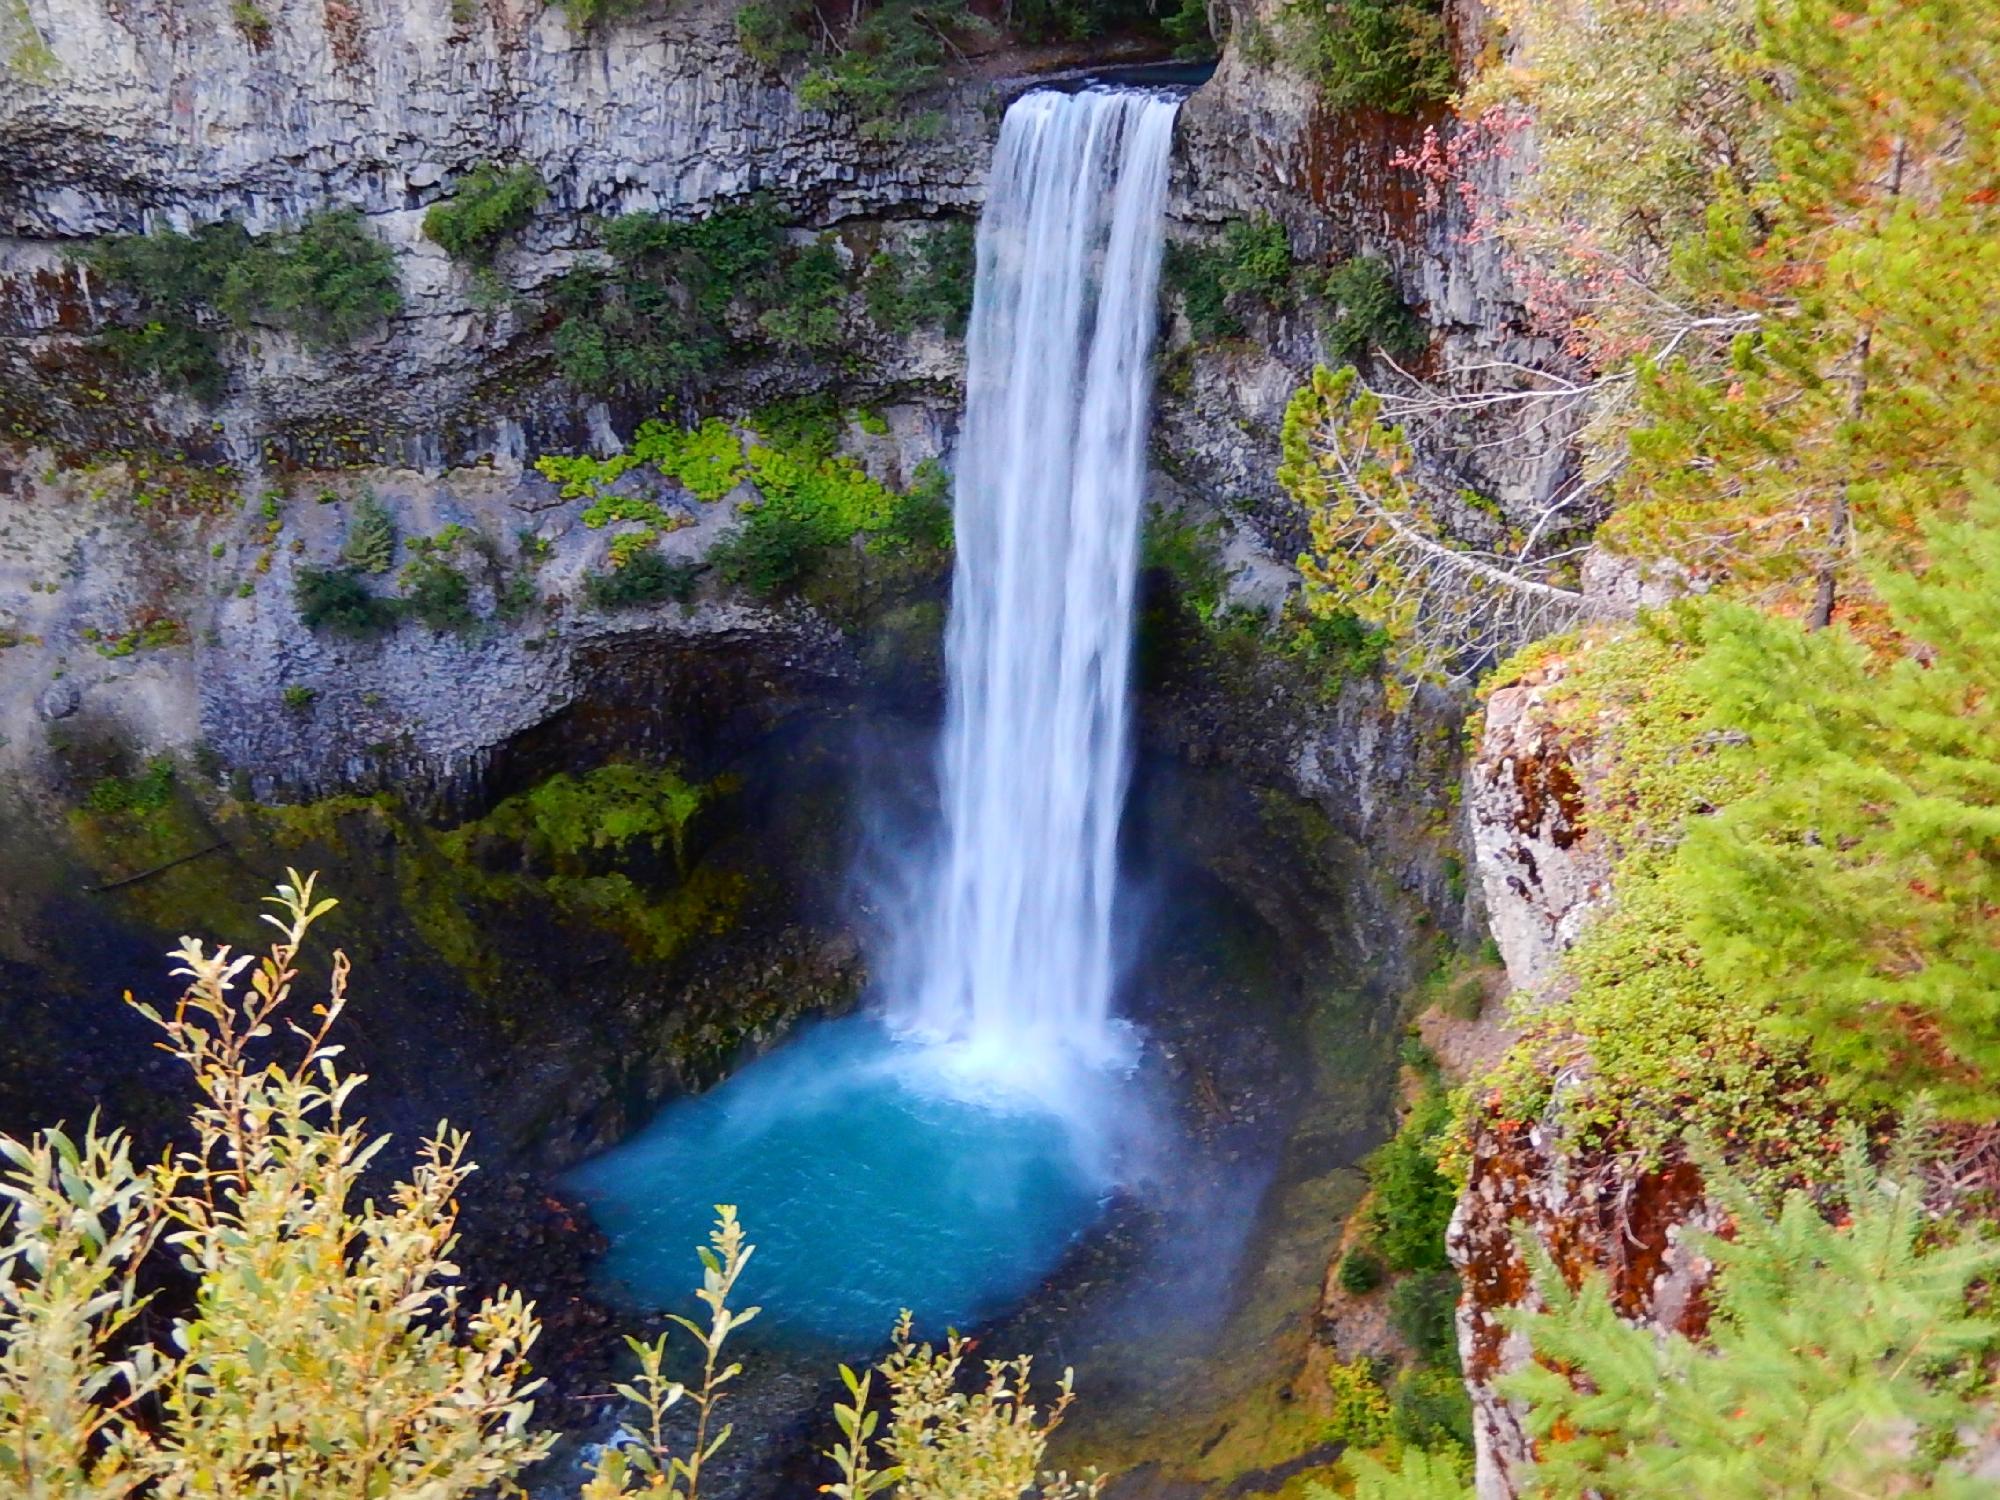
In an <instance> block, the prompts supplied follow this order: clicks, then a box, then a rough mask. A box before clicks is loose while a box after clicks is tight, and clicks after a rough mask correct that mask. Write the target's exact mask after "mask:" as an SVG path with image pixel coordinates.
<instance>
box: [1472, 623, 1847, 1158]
mask: <svg viewBox="0 0 2000 1500" xmlns="http://www.w3.org/2000/svg"><path fill="white" fill-rule="evenodd" d="M1700 649H1701V647H1700V642H1699V640H1698V638H1696V637H1695V636H1694V635H1692V634H1690V633H1689V632H1688V631H1687V630H1685V629H1683V628H1682V627H1681V626H1680V625H1679V624H1677V623H1676V621H1675V620H1674V619H1673V618H1672V617H1658V618H1655V619H1652V620H1651V621H1649V622H1647V623H1645V624H1642V626H1641V627H1639V628H1636V629H1629V630H1626V631H1623V632H1620V633H1616V634H1604V633H1600V634H1597V635H1586V636H1577V637H1571V638H1569V639H1568V640H1567V641H1566V642H1564V643H1563V645H1562V646H1561V648H1560V654H1561V655H1562V656H1563V657H1564V658H1565V670H1564V672H1563V673H1562V674H1561V676H1560V677H1559V678H1558V679H1557V680H1556V681H1555V682H1553V683H1551V684H1550V686H1549V687H1548V688H1547V689H1546V691H1545V694H1544V704H1545V711H1547V712H1548V713H1550V714H1552V715H1553V716H1554V717H1555V718H1556V720H1557V722H1558V723H1559V724H1561V725H1563V726H1564V727H1565V730H1566V732H1567V733H1566V738H1567V740H1568V742H1569V745H1570V747H1571V750H1570V753H1571V754H1572V755H1575V756H1579V757H1582V756H1588V758H1589V763H1590V770H1591V774H1590V780H1589V786H1588V792H1587V802H1586V804H1585V807H1584V809H1583V817H1584V819H1585V820H1586V821H1587V822H1588V824H1589V826H1590V828H1591V831H1592V834H1593V836H1594V837H1596V838H1598V839H1601V840H1602V841H1603V843H1604V845H1605V847H1606V849H1607V851H1608V852H1609V853H1610V854H1611V855H1612V857H1613V858H1615V859H1616V861H1617V864H1616V870H1615V874H1614V879H1613V885H1614V888H1615V889H1616V892H1617V904H1616V906H1615V907H1613V908H1612V909H1610V910H1609V911H1608V912H1606V913H1604V914H1603V915H1601V916H1600V917H1598V919H1597V920H1596V921H1594V922H1593V923H1592V924H1591V925H1590V926H1589V927H1588V928H1587V929H1586V930H1585V932H1584V933H1583V935H1582V937H1581V938H1579V939H1578V941H1577V943H1576V945H1575V946H1574V947H1573V948H1572V949H1571V950H1570V952H1569V953H1568V954H1567V955H1566V956H1565V959H1564V968H1565V970H1566V972H1567V973H1568V974H1569V975H1570V976H1571V978H1572V980H1573V981H1574V982H1573V983H1572V984H1569V985H1565V986H1563V987H1562V988H1561V989H1559V990H1558V991H1557V992H1556V994H1555V995H1554V997H1553V998H1552V999H1551V1001H1550V1003H1548V1004H1546V1005H1543V1006H1542V1007H1540V1008H1538V1009H1536V1010H1535V1011H1534V1012H1532V1013H1531V1014H1528V1015H1525V1016H1523V1018H1522V1020H1523V1022H1524V1024H1525V1026H1526V1028H1527V1034H1526V1036H1525V1037H1524V1038H1523V1040H1522V1042H1521V1043H1520V1044H1519V1045H1518V1046H1517V1047H1516V1048H1515V1049H1514V1051H1513V1052H1512V1053H1510V1054H1509V1056H1508V1058H1507V1059H1506V1060H1505V1061H1504V1062H1503V1063H1502V1065H1501V1067H1500V1068H1499V1070H1498V1071H1497V1072H1496V1074H1495V1077H1494V1080H1493V1081H1494V1084H1495V1091H1494V1094H1493V1106H1494V1107H1495V1108H1496V1109H1497V1110H1498V1112H1499V1113H1500V1114H1501V1115H1502V1116H1503V1117H1506V1118H1513V1119H1526V1118H1532V1117H1535V1116H1538V1115H1541V1114H1543V1113H1544V1112H1545V1111H1546V1110H1547V1109H1548V1108H1549V1106H1550V1104H1551V1103H1552V1102H1553V1103H1554V1104H1556V1106H1557V1108H1558V1111H1559V1114H1560V1118H1561V1119H1562V1121H1563V1123H1564V1124H1565V1126H1566V1127H1567V1128H1569V1129H1570V1130H1572V1131H1574V1132H1576V1138H1577V1142H1578V1145H1579V1147H1590V1148H1595V1149H1600V1150H1605V1151H1611V1152H1616V1153H1621V1154H1629V1155H1631V1156H1634V1157H1636V1158H1637V1159H1638V1160H1639V1161H1640V1162H1642V1163H1644V1164H1658V1163H1659V1162H1660V1161H1661V1160H1662V1159H1663V1158H1664V1157H1665V1156H1666V1155H1667V1154H1669V1153H1671V1152H1673V1151H1676V1150H1678V1149H1679V1143H1680V1142H1681V1141H1682V1140H1683V1139H1684V1138H1685V1137H1686V1136H1688V1135H1689V1134H1691V1133H1693V1134H1701V1135H1705V1136H1707V1137H1709V1138H1711V1139H1714V1140H1716V1141H1718V1142H1720V1143H1721V1144H1722V1145H1723V1147H1724V1148H1725V1149H1726V1150H1727V1151H1729V1153H1730V1154H1731V1156H1732V1157H1733V1158H1734V1159H1735V1160H1737V1161H1738V1162H1739V1163H1740V1165H1741V1169H1742V1170H1743V1171H1744V1172H1745V1173H1746V1175H1747V1176H1749V1177H1750V1178H1752V1179H1753V1180H1755V1181H1757V1182H1758V1183H1759V1184H1760V1185H1762V1186H1767V1187H1776V1186H1778V1185H1780V1184H1782V1183H1783V1182H1785V1181H1788V1180H1792V1179H1793V1178H1795V1177H1797V1176H1800V1175H1803V1176H1806V1177H1816V1176H1818V1175H1819V1174H1821V1173H1823V1172H1825V1171H1827V1170H1830V1169H1831V1165H1832V1161H1833V1152H1834V1150H1835V1148H1836V1145H1837V1142H1836V1139H1835V1135H1834V1129H1833V1119H1834V1115H1833V1110H1832V1107H1831V1105H1830V1104H1829V1102H1828V1100H1827V1098H1826V1096H1825V1093H1824V1090H1823V1088H1822V1086H1821V1083H1820V1080H1819V1079H1818V1077H1817V1076H1816V1074H1815V1072H1814V1071H1813V1069H1812V1068H1811V1067H1810V1066H1809V1065H1808V1063H1807V1057H1806V1052H1805V1048H1804V1046H1803V1044H1800V1043H1796V1042H1791V1041H1785V1040H1781V1039H1777V1038H1774V1037H1772V1036H1771V1035H1770V1034H1769V1032H1768V1030H1767V1028H1766V1027H1765V1025H1764V1024H1763V1023H1764V1013H1763V1011H1762V1010H1760V1008H1759V1007H1757V1006H1754V1005H1750V1004H1746V1003H1745V1001H1744V1000H1743V998H1742V996H1741V995H1740V994H1739V993H1736V992H1735V991H1734V990H1733V989H1732V988H1731V987H1730V986H1729V985H1728V983H1727V981H1726V977H1722V978H1718V976H1714V975H1711V974H1710V973H1708V972H1707V970H1706V968H1705V966H1704V964H1703V961H1702V957H1701V954H1700V952H1699V950H1698V949H1697V947H1696V945H1695V944H1694V943H1693V942H1692V941H1691V940H1690V939H1689V937H1688V936H1687V932H1688V898H1687V895H1686V886H1685V882H1686V880H1687V879H1688V871H1687V869H1686V867H1685V865H1684V863H1683V859H1682V852H1681V835H1682V832H1683V830H1684V828H1685V827H1686V826H1687V824H1688V822H1689V820H1691V819H1694V818H1698V817H1701V816H1704V815H1705V814H1706V813H1708V812H1709V811H1711V810H1712V809H1714V808H1717V807H1720V806H1723V805H1726V804H1727V803H1728V802H1730V801H1731V800H1733V799H1734V798H1736V797H1737V796H1739V795H1741V794H1742V793H1743V791H1744V790H1746V788H1747V787H1748V785H1749V782H1748V781H1747V780H1746V777H1747V775H1748V773H1747V771H1746V770H1745V768H1744V767H1742V765H1741V764H1740V763H1738V762H1736V761H1733V760H1731V759H1730V758H1727V757H1723V756H1719V755H1717V754H1715V748H1716V747H1715V742H1714V739H1713V737H1712V736H1711V735H1710V734H1709V733H1708V732H1707V730H1706V728H1705V720H1706V717H1707V704H1706V701H1705V700H1704V699H1703V698H1702V697H1701V695H1700V694H1699V693H1698V692H1697V690H1696V689H1695V687H1694V685H1693V684H1692V682H1691V680H1690V670H1691V668H1692V666H1693V664H1694V662H1695V660H1696V658H1697V657H1698V655H1699V652H1700ZM1553 654H1555V653H1553V652H1550V651H1544V652H1542V653H1541V654H1540V655H1539V656H1538V657H1537V658H1536V661H1537V664H1545V663H1547V662H1548V661H1549V660H1551V659H1552V656H1553ZM1508 671H1509V668H1503V669H1502V671H1501V673H1500V674H1498V676H1497V678H1496V680H1502V681H1504V680H1506V674H1507V672H1508ZM1559 1075H1566V1076H1570V1077H1572V1078H1573V1079H1574V1080H1575V1083H1574V1086H1572V1087H1570V1088H1568V1089H1566V1090H1564V1091H1563V1092H1562V1094H1561V1095H1560V1097H1559V1098H1555V1097H1553V1096H1552V1094H1551V1080H1552V1079H1553V1078H1555V1077H1557V1076H1559Z"/></svg>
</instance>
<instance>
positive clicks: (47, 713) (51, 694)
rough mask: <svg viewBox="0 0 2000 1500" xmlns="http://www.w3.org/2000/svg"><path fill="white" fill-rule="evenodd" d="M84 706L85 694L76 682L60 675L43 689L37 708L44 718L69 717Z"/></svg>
mask: <svg viewBox="0 0 2000 1500" xmlns="http://www.w3.org/2000/svg"><path fill="white" fill-rule="evenodd" d="M82 706H83V694H82V693H81V692H79V691H78V690H77V686H76V684H75V683H74V682H71V681H70V680H69V679H68V678H66V677H58V678H57V679H56V680H55V681H54V682H52V683H50V684H49V685H48V687H47V688H46V689H45V690H44V691H43V693H42V697H41V701H40V702H39V703H38V704H36V708H37V709H38V710H39V712H40V713H41V716H42V717H43V718H44V719H50V720H54V719H67V718H68V717H69V716H70V715H71V714H73V713H75V712H76V711H77V710H78V709H79V708H81V707H82Z"/></svg>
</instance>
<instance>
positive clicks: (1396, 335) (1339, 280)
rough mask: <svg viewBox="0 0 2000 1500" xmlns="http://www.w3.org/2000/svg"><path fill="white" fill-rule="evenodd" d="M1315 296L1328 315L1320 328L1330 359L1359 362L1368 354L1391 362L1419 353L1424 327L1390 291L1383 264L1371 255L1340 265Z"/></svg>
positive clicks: (1390, 280)
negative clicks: (1323, 301)
mask: <svg viewBox="0 0 2000 1500" xmlns="http://www.w3.org/2000/svg"><path fill="white" fill-rule="evenodd" d="M1320 292H1321V295H1322V296H1323V297H1324V298H1325V299H1326V302H1327V304H1328V306H1329V308H1330V310H1331V312H1332V318H1331V321H1329V322H1327V323H1326V324H1325V325H1324V328H1325V333H1326V346H1327V351H1328V353H1330V354H1331V355H1332V357H1333V358H1334V359H1336V360H1355V359H1359V358H1361V356H1362V355H1364V354H1366V353H1368V352H1369V351H1370V350H1371V349H1381V350H1382V351H1384V352H1385V353H1387V354H1390V355H1392V356H1394V357H1395V358H1397V359H1407V358H1409V357H1411V356H1413V355H1416V354H1420V353H1422V352H1423V349H1424V345H1425V343H1426V342H1427V339H1426V337H1425V334H1424V325H1423V324H1422V323H1420V322H1418V321H1417V317H1416V314H1414V313H1413V312H1411V311H1410V309H1409V307H1408V306H1407V305H1406V304H1405V303H1404V301H1403V298H1402V294H1401V293H1400V292H1398V291H1397V290H1396V281H1395V277H1394V276H1392V275H1391V274H1390V271H1389V265H1388V262H1386V261H1383V260H1378V259H1376V258H1375V257H1374V256H1372V255H1357V256H1354V257H1352V258H1351V259H1348V260H1344V261H1342V262H1341V263H1340V264H1339V265H1337V266H1335V267H1334V268H1333V269H1332V270H1330V271H1328V272H1327V273H1326V279H1325V281H1324V282H1323V283H1322V285H1321V288H1320Z"/></svg>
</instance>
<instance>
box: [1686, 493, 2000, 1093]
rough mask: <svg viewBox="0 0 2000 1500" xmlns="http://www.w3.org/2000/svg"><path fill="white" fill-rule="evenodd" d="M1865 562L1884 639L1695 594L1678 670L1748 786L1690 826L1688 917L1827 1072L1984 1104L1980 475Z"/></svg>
mask: <svg viewBox="0 0 2000 1500" xmlns="http://www.w3.org/2000/svg"><path fill="white" fill-rule="evenodd" d="M1973 493H1974V495H1975V500H1974V503H1973V505H1972V509H1971V511H1970V513H1969V515H1968V516H1967V517H1966V519H1964V520H1962V521H1947V520H1942V519H1939V520H1933V521H1932V522H1931V523H1930V524H1929V525H1928V526H1927V527H1925V528H1924V531H1923V542H1924V549H1923V550H1924V551H1925V552H1927V553H1928V554H1929V555H1930V557H1931V559H1932V561H1931V562H1930V564H1929V567H1928V570H1927V571H1926V572H1925V573H1924V574H1923V575H1921V576H1909V575H1900V574H1897V573H1893V572H1890V571H1887V570H1882V571H1879V572H1878V573H1877V575H1876V587H1877V588H1878V589H1879V590H1880V592H1881V593H1882V595H1883V596H1884V598H1885V600H1886V602H1887V606H1888V611H1889V615H1890V619H1891V622H1892V623H1893V625H1894V627H1895V629H1896V632H1897V634H1898V636H1899V637H1900V642H1899V645H1898V646H1897V648H1896V650H1895V652H1894V654H1893V655H1892V657H1891V659H1890V660H1888V661H1887V662H1884V661H1882V660H1881V659H1880V656H1879V655H1878V653H1876V652H1874V651H1871V649H1870V648H1869V646H1868V645H1867V644H1865V643H1864V641H1863V640H1861V639H1860V638H1858V637H1857V636H1856V635H1854V634H1853V633H1851V632H1849V631H1847V630H1845V629H1836V630H1833V631H1829V632H1820V633H1810V632H1807V631H1804V630H1802V629H1800V627H1799V626H1798V625H1797V624H1795V623H1793V622H1791V621H1787V620H1782V619H1775V618H1772V617H1771V616H1769V615H1766V614H1762V613H1759V612H1758V611H1756V610H1753V609H1750V608H1747V607H1745V606H1742V605H1720V606H1717V607H1716V608H1715V610H1714V611H1713V614H1712V618H1711V620H1710V622H1709V625H1708V628H1707V631H1706V635H1707V640H1708V649H1707V651H1706V652H1705V653H1704V655H1703V658H1702V660H1701V662H1700V663H1699V665H1698V667H1697V668H1696V678H1695V682H1696V685H1697V687H1698V688H1699V690H1700V691H1701V692H1702V693H1703V694H1704V695H1705V696H1706V697H1707V698H1708V699H1709V700H1710V701H1711V702H1712V703H1713V704H1714V715H1715V727H1716V728H1718V729H1721V730H1723V731H1724V732H1725V733H1733V734H1734V735H1735V736H1737V737H1740V738H1741V739H1742V740H1743V741H1744V743H1743V745H1742V747H1741V748H1739V749H1737V750H1735V751H1733V752H1732V755H1733V756H1734V758H1736V759H1737V760H1738V761H1739V762H1741V763H1743V764H1744V765H1745V766H1747V767H1748V768H1749V770H1750V771H1751V772H1752V774H1754V775H1755V776H1756V777H1757V779H1758V781H1759V787H1758V789H1757V790H1756V791H1755V792H1753V793H1751V794H1750V795H1747V796H1744V797H1741V798H1739V799H1737V800H1736V801H1734V802H1733V803H1732V804H1731V805H1730V806H1729V807H1728V808H1727V809H1726V810H1724V811H1723V812H1722V813H1721V814H1720V815H1719V816H1718V817H1716V818H1714V819H1711V820H1708V821H1706V822H1704V823H1701V824H1699V825H1697V826H1695V827H1694V828H1693V830H1692V832H1691V834H1690V837H1689V843H1688V847H1687V848H1686V849H1685V851H1684V852H1683V858H1682V868H1683V870H1684V872H1685V880H1684V888H1685V890H1686V892H1687V896H1688V900H1689V902H1690V905H1691V906H1692V913H1691V927H1692V932H1693V935H1694V937H1695V938H1696V940H1697V942H1699V943H1700V944H1701V946H1702V948H1703V949H1704V951H1705V954H1706V959H1707V966H1708V968H1709V971H1710V973H1711V974H1712V975H1714V976H1717V977H1718V978H1720V977H1721V976H1728V979H1729V982H1730V984H1731V985H1732V987H1733V989H1734V991H1735V992H1736V993H1737V994H1739V995H1740V996H1742V997H1743V998H1744V999H1745V1000H1747V1001H1750V1002H1752V1003H1755V1004H1757V1005H1759V1006H1763V1007H1768V1008H1769V1011H1770V1018H1769V1020H1768V1021H1767V1023H1766V1024H1767V1025H1769V1026H1771V1027H1773V1028H1775V1029H1777V1030H1778V1031H1780V1032H1787V1033H1790V1034H1793V1035H1802V1036H1805V1037H1807V1038H1809V1039H1810V1041H1811V1042H1812V1044H1813V1046H1814V1047H1815V1048H1816V1049H1817V1051H1818V1052H1819V1054H1820V1056H1821V1059H1822V1062H1823V1064H1824V1065H1825V1068H1826V1071H1827V1072H1828V1074H1829V1076H1830V1079H1831V1080H1832V1082H1833V1084H1834V1086H1835V1087H1837V1088H1840V1089H1843V1090H1845V1091H1847V1092H1850V1093H1854V1094H1858V1095H1860V1096H1862V1097H1864V1098H1866V1099H1870V1100H1872V1101H1874V1102H1877V1103H1884V1104H1891V1105H1893V1104H1897V1103H1900V1102H1901V1101H1902V1099H1904V1098H1905V1097H1907V1096H1908V1095H1909V1094H1910V1093H1911V1092H1913V1091H1914V1090H1916V1089H1920V1088H1923V1089H1929V1090H1931V1091H1932V1092H1933V1093H1934V1094H1935V1095H1936V1097H1937V1098H1938V1100H1939V1102H1940V1103H1941V1105H1942V1106H1943V1107H1944V1108H1945V1110H1946V1111H1947V1112H1948V1113H1950V1114H1953V1115H1959V1116H1967V1117H1973V1118H1982V1119H1991V1118H1993V1117H1994V1116H1995V1115H1996V1114H2000V1010H1996V1007H1995V1003H1994V997H1995V996H1996V995H2000V486H1996V485H1995V484H1993V483H1991V482H1975V484H1974V485H1973Z"/></svg>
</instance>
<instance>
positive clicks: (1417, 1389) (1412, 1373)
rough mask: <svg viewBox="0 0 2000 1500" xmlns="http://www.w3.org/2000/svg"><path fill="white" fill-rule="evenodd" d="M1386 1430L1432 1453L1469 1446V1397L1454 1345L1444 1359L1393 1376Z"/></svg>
mask: <svg viewBox="0 0 2000 1500" xmlns="http://www.w3.org/2000/svg"><path fill="white" fill-rule="evenodd" d="M1447 1312H1449V1309H1448V1308H1447ZM1389 1430H1390V1431H1391V1432H1392V1433H1394V1434H1395V1436H1396V1438H1397V1440H1398V1441H1399V1442H1401V1443H1403V1444H1404V1445H1406V1446H1407V1447H1411V1448H1423V1449H1427V1450H1429V1451H1431V1452H1434V1453H1435V1452H1450V1451H1452V1450H1454V1449H1456V1450H1459V1451H1461V1452H1463V1451H1465V1450H1469V1449H1470V1448H1471V1447H1472V1396H1471V1394H1470V1393H1469V1392H1468V1391H1467V1390H1466V1388H1465V1379H1464V1377H1463V1376H1461V1375H1460V1374H1459V1372H1458V1357H1457V1347H1456V1345H1455V1344H1454V1345H1453V1348H1452V1352H1451V1357H1450V1358H1449V1359H1448V1360H1437V1361H1434V1362H1433V1363H1432V1364H1431V1365H1430V1366H1429V1367H1426V1368H1418V1369H1413V1370H1405V1371H1403V1373H1402V1374H1401V1375H1399V1376H1398V1377H1397V1378H1396V1383H1395V1385H1394V1386H1393V1387H1392V1388H1391V1389H1390V1392H1389Z"/></svg>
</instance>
